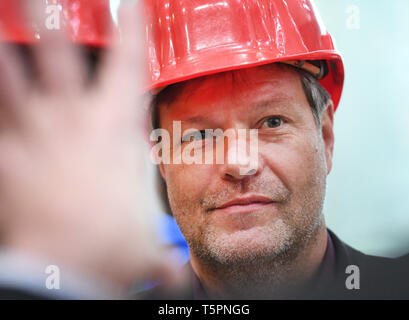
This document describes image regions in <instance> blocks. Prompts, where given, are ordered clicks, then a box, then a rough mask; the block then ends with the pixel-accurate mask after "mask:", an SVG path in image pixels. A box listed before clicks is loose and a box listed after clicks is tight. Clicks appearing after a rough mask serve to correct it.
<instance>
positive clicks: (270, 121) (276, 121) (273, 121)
mask: <svg viewBox="0 0 409 320" xmlns="http://www.w3.org/2000/svg"><path fill="white" fill-rule="evenodd" d="M282 124H283V119H281V118H280V117H278V116H274V117H269V118H267V119H266V120H264V121H263V123H262V126H267V128H278V127H279V126H281V125H282Z"/></svg>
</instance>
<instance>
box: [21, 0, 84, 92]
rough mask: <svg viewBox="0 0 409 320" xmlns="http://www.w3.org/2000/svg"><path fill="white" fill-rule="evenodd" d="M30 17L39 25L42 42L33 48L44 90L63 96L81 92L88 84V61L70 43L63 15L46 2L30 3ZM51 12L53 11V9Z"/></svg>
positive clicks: (28, 6) (28, 13)
mask: <svg viewBox="0 0 409 320" xmlns="http://www.w3.org/2000/svg"><path fill="white" fill-rule="evenodd" d="M26 2H27V5H26V10H27V16H28V18H29V19H30V21H31V22H32V23H33V24H34V25H36V26H37V28H38V35H39V41H38V43H37V44H36V45H34V46H33V61H34V67H35V70H36V72H37V76H38V79H39V84H40V87H41V88H42V89H43V90H45V91H47V92H53V93H56V94H59V93H61V92H67V93H72V92H77V91H79V90H81V89H82V88H83V86H84V83H85V72H86V68H85V62H84V60H83V59H81V52H80V49H79V48H78V47H74V45H73V44H72V43H71V42H70V40H69V39H68V36H67V31H66V30H65V28H64V21H63V19H62V18H63V14H62V12H61V11H59V10H58V11H56V10H57V6H48V7H47V6H46V5H45V3H44V2H43V1H26ZM49 9H51V10H49Z"/></svg>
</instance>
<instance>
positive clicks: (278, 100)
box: [181, 94, 293, 124]
mask: <svg viewBox="0 0 409 320" xmlns="http://www.w3.org/2000/svg"><path fill="white" fill-rule="evenodd" d="M283 102H290V103H289V104H286V107H288V106H289V105H290V104H291V102H293V98H292V97H290V96H288V95H285V94H280V95H274V96H273V97H269V98H266V99H264V100H261V101H257V102H255V103H253V104H252V105H251V107H250V108H251V110H257V109H264V108H267V107H271V106H272V105H273V104H281V105H282V103H283ZM181 121H183V122H189V123H199V124H202V123H203V122H210V121H211V118H210V117H206V116H201V115H196V116H192V117H189V118H186V119H181Z"/></svg>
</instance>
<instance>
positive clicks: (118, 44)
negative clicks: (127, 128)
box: [99, 3, 146, 107]
mask: <svg viewBox="0 0 409 320" xmlns="http://www.w3.org/2000/svg"><path fill="white" fill-rule="evenodd" d="M118 18H119V19H118V20H119V30H120V35H119V37H118V36H116V37H115V43H114V46H113V49H112V50H110V51H109V52H107V54H106V56H105V58H104V59H103V62H102V68H101V70H100V73H99V84H100V86H101V89H102V90H106V92H111V93H112V94H113V95H115V96H121V97H123V98H128V99H134V98H135V97H137V96H138V95H139V94H140V93H141V92H142V90H141V88H142V86H143V82H144V75H145V74H146V73H145V55H144V52H145V47H144V41H143V32H142V29H143V18H142V4H140V5H134V4H130V3H125V4H122V5H121V7H120V8H119V11H118ZM121 107H122V106H121ZM132 107H135V105H133V106H132Z"/></svg>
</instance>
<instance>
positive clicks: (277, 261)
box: [191, 221, 327, 299]
mask: <svg viewBox="0 0 409 320" xmlns="http://www.w3.org/2000/svg"><path fill="white" fill-rule="evenodd" d="M326 247H327V230H326V226H325V222H324V221H323V222H322V224H321V225H320V226H319V227H318V228H317V229H316V230H315V232H314V234H313V235H312V236H311V237H310V238H309V239H308V241H306V243H303V244H297V245H294V249H293V250H289V251H288V252H285V253H283V254H281V255H279V256H276V257H274V258H266V259H264V260H257V261H251V262H249V263H247V264H240V265H224V264H220V263H218V262H215V261H203V260H201V259H199V258H198V257H196V256H195V255H194V254H193V253H192V252H191V264H192V268H193V270H194V272H195V274H196V275H197V276H198V278H199V279H200V281H201V283H202V285H203V287H204V288H205V290H206V291H207V293H208V294H209V295H210V296H212V297H215V298H223V299H233V298H247V299H248V298H250V299H251V298H278V297H282V296H285V295H286V294H290V293H291V292H294V291H293V290H296V289H297V288H300V287H303V286H305V285H307V284H308V283H309V281H310V280H311V279H312V278H313V277H314V275H315V274H316V273H317V271H318V268H319V266H320V265H321V262H322V260H323V258H324V255H325V250H326Z"/></svg>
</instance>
